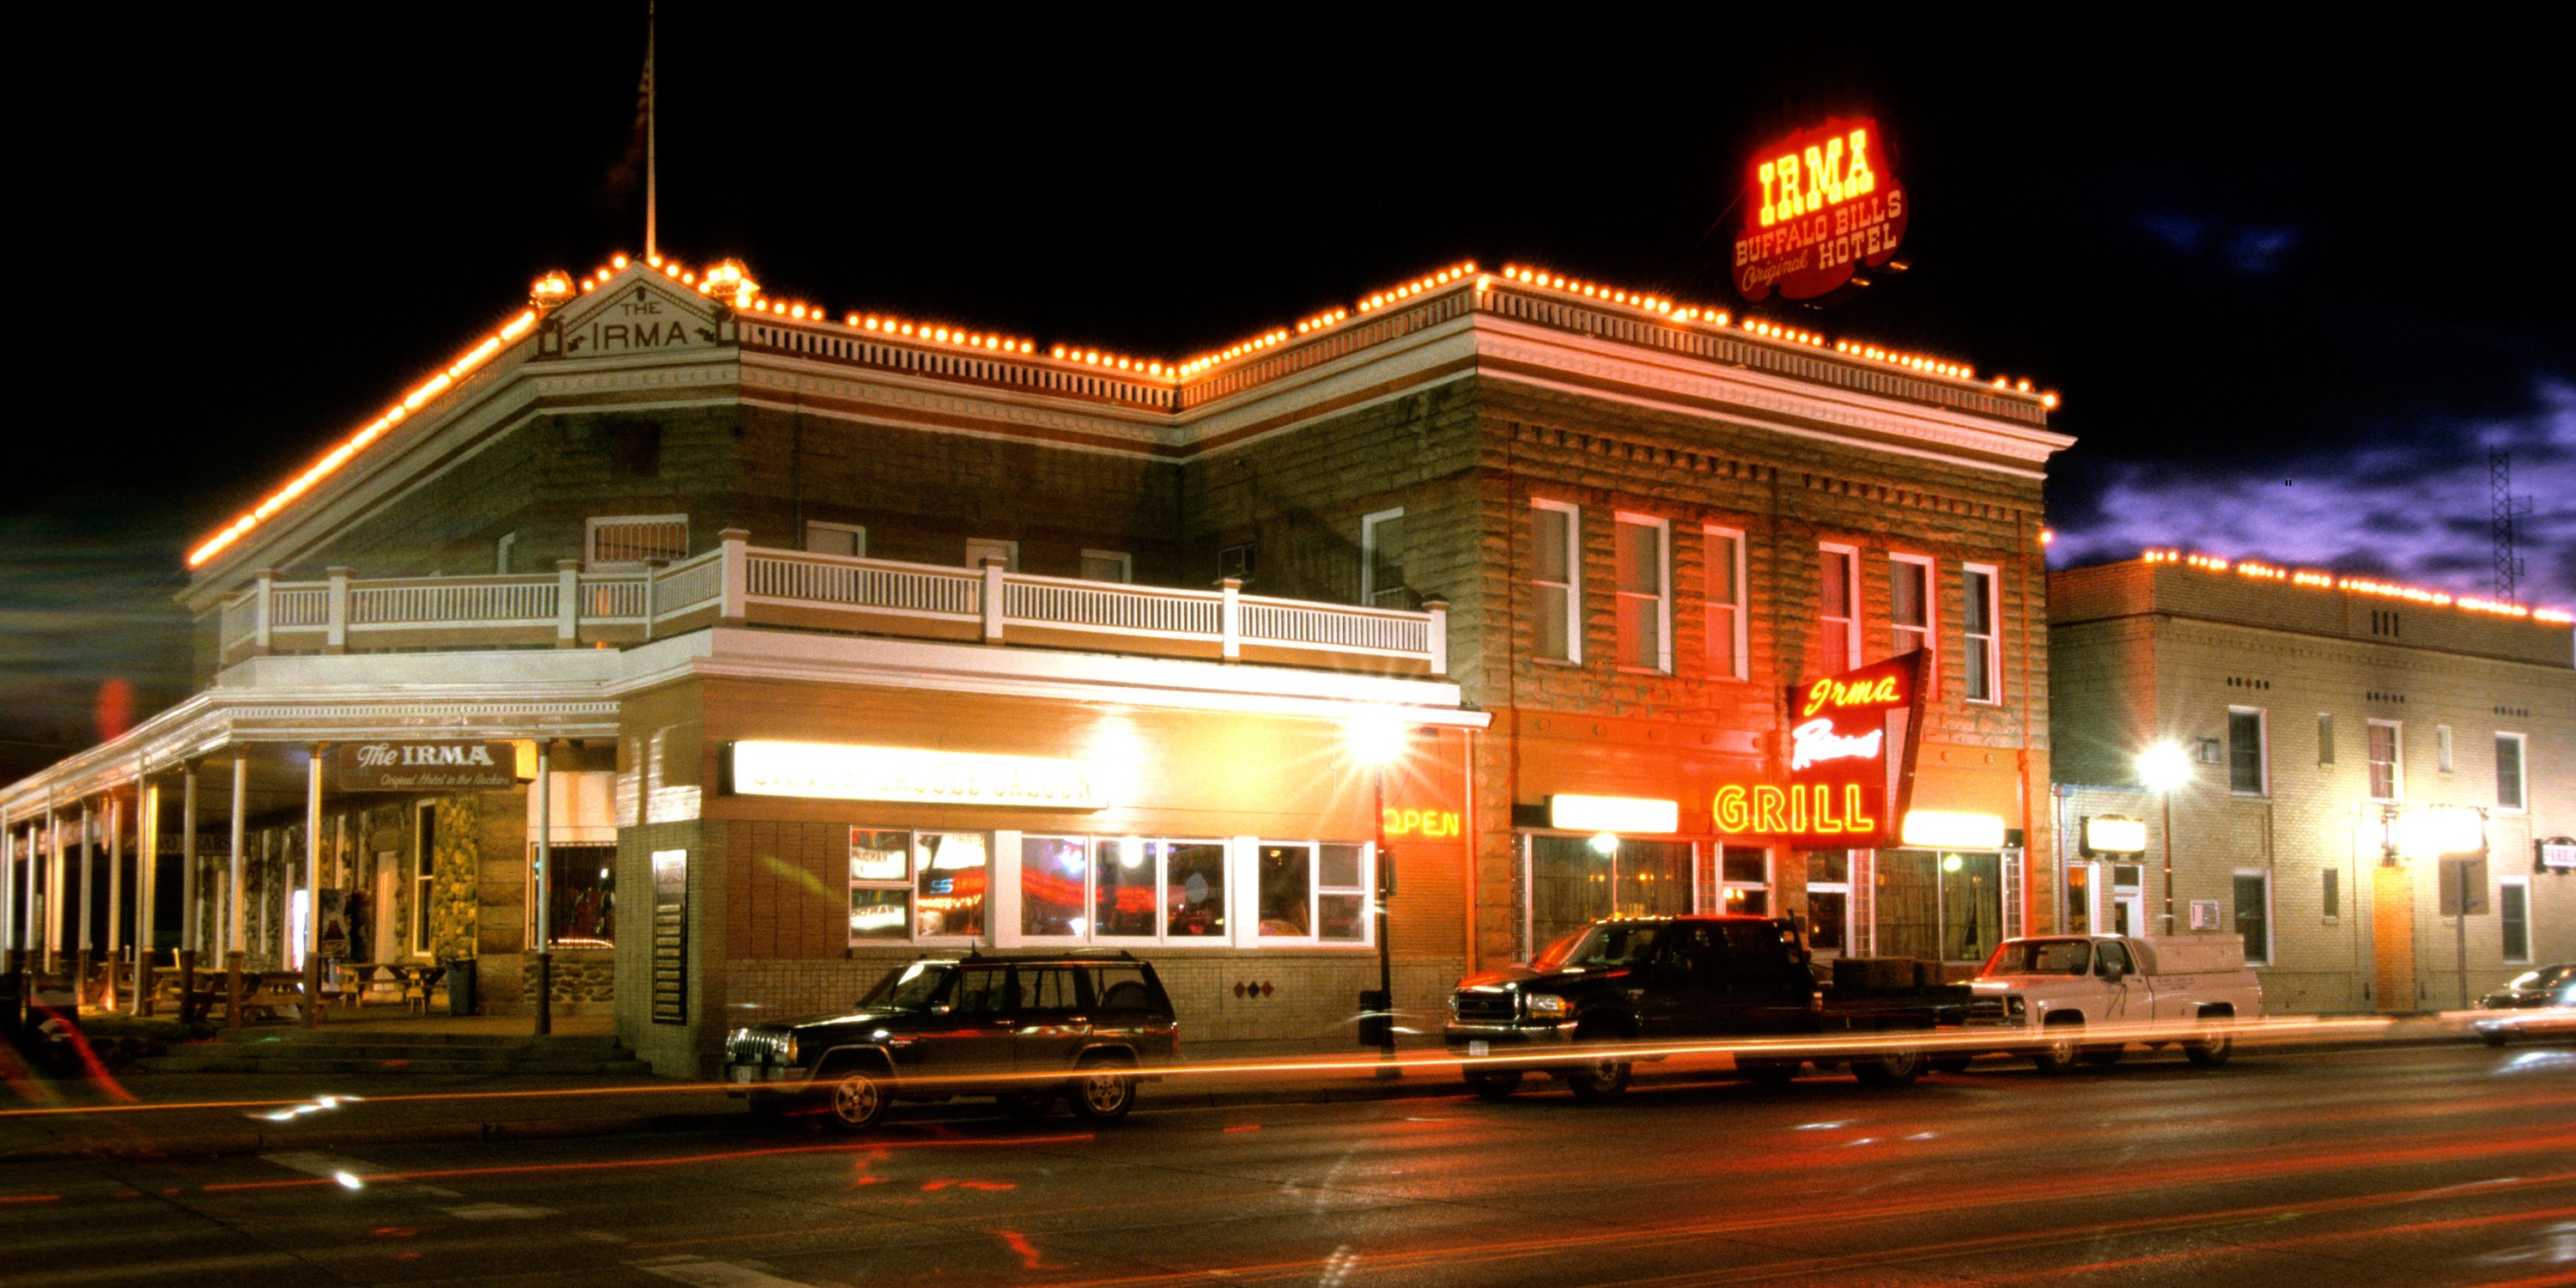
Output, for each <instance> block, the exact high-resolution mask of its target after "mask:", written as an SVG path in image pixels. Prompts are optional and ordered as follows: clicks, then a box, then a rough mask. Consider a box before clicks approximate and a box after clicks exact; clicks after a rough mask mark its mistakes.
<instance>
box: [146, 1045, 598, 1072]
mask: <svg viewBox="0 0 2576 1288" xmlns="http://www.w3.org/2000/svg"><path fill="white" fill-rule="evenodd" d="M164 1054H167V1055H171V1056H196V1057H200V1058H204V1059H213V1060H227V1061H231V1062H234V1063H237V1064H254V1065H256V1064H266V1063H269V1062H271V1061H276V1060H444V1061H452V1062H458V1063H470V1064H485V1065H490V1066H492V1067H493V1068H496V1069H512V1068H517V1067H519V1066H521V1065H527V1064H546V1063H551V1062H555V1061H573V1062H575V1063H579V1062H583V1061H601V1060H607V1061H617V1060H628V1059H632V1058H633V1053H632V1052H629V1051H626V1050H624V1049H622V1048H619V1047H613V1046H597V1047H588V1046H585V1047H453V1046H428V1045H418V1046H415V1045H411V1044H408V1043H400V1042H329V1043H322V1042H316V1043H285V1042H280V1043H275V1044H270V1045H257V1044H252V1043H247V1042H193V1043H184V1044H181V1045H176V1046H172V1047H170V1048H168V1049H167V1051H166V1052H165V1053H164Z"/></svg>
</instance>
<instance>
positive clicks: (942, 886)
mask: <svg viewBox="0 0 2576 1288" xmlns="http://www.w3.org/2000/svg"><path fill="white" fill-rule="evenodd" d="M914 857H915V867H914V891H913V933H914V934H915V935H916V936H919V937H921V938H925V939H927V938H931V937H934V936H936V937H972V936H981V935H982V934H983V933H984V886H985V873H986V872H987V871H989V866H988V863H987V859H988V856H987V854H986V846H985V843H984V834H983V833H981V832H923V833H921V834H920V836H919V839H918V840H916V841H915V842H914Z"/></svg>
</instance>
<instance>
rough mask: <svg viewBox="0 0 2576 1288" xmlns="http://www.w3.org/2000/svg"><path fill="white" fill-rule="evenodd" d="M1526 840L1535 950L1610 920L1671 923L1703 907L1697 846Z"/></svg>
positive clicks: (1528, 836) (1529, 836) (1605, 839)
mask: <svg viewBox="0 0 2576 1288" xmlns="http://www.w3.org/2000/svg"><path fill="white" fill-rule="evenodd" d="M1524 840H1525V841H1526V843H1527V846H1528V848H1527V850H1526V862H1527V863H1528V865H1529V871H1528V883H1529V942H1530V947H1531V949H1532V950H1533V951H1535V950H1536V949H1538V948H1540V947H1542V946H1544V945H1547V944H1551V943H1554V942H1556V941H1557V940H1558V939H1561V938H1563V937H1564V936H1566V935H1567V934H1570V933H1572V932H1573V931H1574V930H1576V929H1578V928H1580V927H1581V926H1582V925H1583V924H1584V923H1586V922H1589V921H1594V920H1597V919H1599V918H1602V917H1651V916H1671V915H1674V914H1678V913H1686V912H1690V911H1692V909H1693V907H1694V905H1695V903H1696V898H1695V894H1694V892H1693V890H1692V888H1691V887H1692V881H1691V847H1690V844H1689V842H1686V841H1639V840H1632V839H1630V838H1627V837H1615V836H1610V835H1608V834H1607V833H1604V834H1603V835H1601V836H1597V837H1586V836H1549V835H1541V834H1538V833H1525V834H1524Z"/></svg>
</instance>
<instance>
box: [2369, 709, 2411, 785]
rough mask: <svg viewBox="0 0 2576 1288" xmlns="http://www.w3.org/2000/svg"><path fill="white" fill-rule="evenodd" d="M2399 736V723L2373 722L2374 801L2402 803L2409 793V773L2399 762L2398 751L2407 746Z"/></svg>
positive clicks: (2371, 750) (2372, 776) (2371, 731)
mask: <svg viewBox="0 0 2576 1288" xmlns="http://www.w3.org/2000/svg"><path fill="white" fill-rule="evenodd" d="M2399 735H2400V730H2399V728H2398V725H2397V722H2396V721H2393V720H2373V721H2371V722H2370V799H2372V800H2375V801H2393V800H2398V799H2401V797H2402V795H2403V793H2404V792H2405V790H2406V775H2405V771H2404V768H2403V767H2402V766H2401V765H2399V764H2398V761H2397V755H2398V751H2399V749H2400V747H2402V746H2403V740H2402V739H2401V738H2400V736H2399Z"/></svg>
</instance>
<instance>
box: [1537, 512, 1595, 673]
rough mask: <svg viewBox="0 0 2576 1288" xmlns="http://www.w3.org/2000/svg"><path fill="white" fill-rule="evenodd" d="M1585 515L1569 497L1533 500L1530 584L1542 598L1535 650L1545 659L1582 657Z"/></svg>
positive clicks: (1538, 599)
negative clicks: (1560, 499) (1570, 503)
mask: <svg viewBox="0 0 2576 1288" xmlns="http://www.w3.org/2000/svg"><path fill="white" fill-rule="evenodd" d="M1582 520H1583V512H1582V510H1580V509H1578V508H1577V507H1575V506H1571V505H1567V504H1565V503H1564V502H1561V501H1537V500H1533V501H1531V502H1530V556H1531V560H1532V563H1531V570H1530V588H1531V590H1532V592H1533V596H1532V597H1533V598H1534V599H1536V600H1537V605H1536V608H1537V621H1536V623H1535V626H1536V631H1537V636H1536V639H1535V641H1534V647H1533V649H1532V652H1533V653H1534V654H1535V655H1536V656H1537V657H1539V658H1541V659H1543V660H1547V661H1552V662H1580V661H1582V660H1583V551H1582V546H1581V541H1582V535H1583V532H1582V530H1583V522H1582Z"/></svg>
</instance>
